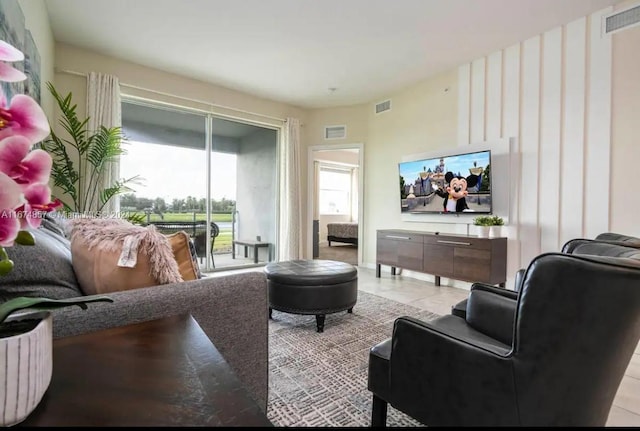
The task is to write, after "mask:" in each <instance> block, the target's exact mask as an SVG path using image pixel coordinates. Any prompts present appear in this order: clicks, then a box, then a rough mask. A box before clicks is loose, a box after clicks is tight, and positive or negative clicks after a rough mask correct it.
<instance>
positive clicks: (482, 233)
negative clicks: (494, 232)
mask: <svg viewBox="0 0 640 431" xmlns="http://www.w3.org/2000/svg"><path fill="white" fill-rule="evenodd" d="M490 227H491V226H476V228H477V229H476V232H477V235H478V237H479V238H488V237H489V230H490V229H489V228H490Z"/></svg>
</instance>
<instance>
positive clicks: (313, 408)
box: [267, 291, 438, 427]
mask: <svg viewBox="0 0 640 431" xmlns="http://www.w3.org/2000/svg"><path fill="white" fill-rule="evenodd" d="M400 316H412V317H417V318H420V319H422V320H431V319H434V318H436V317H438V316H437V315H436V314H433V313H430V312H428V311H421V310H419V309H417V308H415V307H412V306H409V305H405V304H401V303H399V302H395V301H391V300H388V299H385V298H382V297H379V296H376V295H372V294H369V293H366V292H362V291H359V292H358V302H357V303H356V305H355V307H354V308H353V314H349V313H347V312H341V313H335V314H330V315H327V318H326V321H325V328H324V332H323V333H318V332H316V320H315V316H303V315H295V314H288V313H282V312H279V311H275V310H274V311H273V320H271V321H270V322H269V369H270V373H269V403H268V407H267V416H268V417H269V419H270V420H271V422H273V424H274V425H275V426H281V427H285V426H286V427H291V426H294V427H295V426H302V427H327V426H331V427H358V426H362V427H367V426H369V425H370V420H371V392H369V390H368V389H367V368H368V361H369V349H370V348H371V347H372V346H373V345H375V344H377V343H379V342H380V341H383V340H385V339H386V338H388V337H390V336H391V332H392V330H393V322H394V320H395V319H396V318H398V317H400ZM387 426H405V427H406V426H420V424H419V423H418V422H416V421H415V420H413V419H412V418H410V417H408V416H406V415H404V414H403V413H401V412H399V411H397V410H395V409H393V408H391V407H389V410H388V417H387Z"/></svg>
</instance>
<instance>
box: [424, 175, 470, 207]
mask: <svg viewBox="0 0 640 431" xmlns="http://www.w3.org/2000/svg"><path fill="white" fill-rule="evenodd" d="M478 178H479V177H478V176H477V175H473V174H471V175H469V176H468V177H467V178H465V177H463V176H460V175H453V172H447V173H446V174H445V175H444V179H445V181H446V182H447V184H448V185H447V187H446V188H445V190H442V189H438V190H436V191H435V192H436V194H437V195H438V196H440V197H441V198H444V202H443V203H442V205H443V206H444V212H457V213H461V212H464V211H472V210H470V209H469V206H468V205H467V200H466V199H465V198H466V196H467V195H468V194H469V192H468V191H467V189H468V188H471V187H475V185H476V184H478Z"/></svg>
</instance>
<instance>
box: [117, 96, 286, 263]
mask: <svg viewBox="0 0 640 431" xmlns="http://www.w3.org/2000/svg"><path fill="white" fill-rule="evenodd" d="M122 124H123V131H124V133H125V135H126V136H127V138H128V143H127V144H126V145H125V148H126V150H127V154H125V155H124V156H122V157H121V164H120V173H121V176H122V177H127V178H128V177H130V176H134V175H139V176H140V178H141V181H140V184H139V185H137V186H135V187H134V190H132V191H131V192H130V193H127V194H125V195H123V196H121V199H120V206H121V209H122V210H123V211H136V212H138V213H141V214H144V216H145V223H148V224H154V225H156V227H157V228H158V229H159V230H160V231H162V232H163V233H165V234H171V233H174V232H176V231H179V230H184V231H186V232H187V233H189V235H190V236H191V237H192V238H193V240H194V243H195V245H196V250H197V252H198V256H199V259H200V264H201V268H202V269H203V270H204V271H217V270H224V269H231V268H238V267H242V266H248V265H260V264H264V263H265V262H267V261H268V260H269V259H270V256H271V255H272V253H271V252H272V250H273V249H275V240H276V235H275V214H276V208H275V202H276V190H275V184H277V182H276V181H275V175H276V158H275V157H276V147H277V133H276V131H275V130H271V129H267V128H263V127H258V126H255V125H250V124H244V123H241V122H237V121H231V120H227V119H221V118H216V117H214V116H212V115H210V114H201V113H197V112H189V111H186V110H177V109H174V108H165V107H162V106H156V105H152V104H147V103H139V102H133V101H131V102H129V101H127V102H125V103H123V106H122ZM258 239H259V240H260V241H259V242H268V243H269V246H268V247H264V246H261V247H256V248H255V250H257V255H254V253H253V252H254V247H253V246H252V244H251V242H252V241H256V240H258ZM234 241H236V242H243V243H247V242H249V245H248V246H247V245H236V246H235V249H234ZM245 249H246V257H245Z"/></svg>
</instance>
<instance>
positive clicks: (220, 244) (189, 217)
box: [150, 213, 232, 253]
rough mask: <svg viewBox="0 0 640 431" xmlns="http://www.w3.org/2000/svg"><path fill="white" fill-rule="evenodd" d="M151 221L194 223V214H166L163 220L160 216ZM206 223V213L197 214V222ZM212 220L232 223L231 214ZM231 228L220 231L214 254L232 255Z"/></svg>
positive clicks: (216, 215)
mask: <svg viewBox="0 0 640 431" xmlns="http://www.w3.org/2000/svg"><path fill="white" fill-rule="evenodd" d="M150 220H151V221H193V213H164V214H163V218H160V215H158V214H151V215H150ZM199 220H202V221H206V220H207V216H206V214H205V213H196V221H199ZM211 220H212V221H214V222H230V221H231V214H229V213H225V214H211ZM231 241H232V236H231V228H227V229H220V233H219V234H218V236H217V237H216V239H215V242H214V243H213V252H214V253H231Z"/></svg>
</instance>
